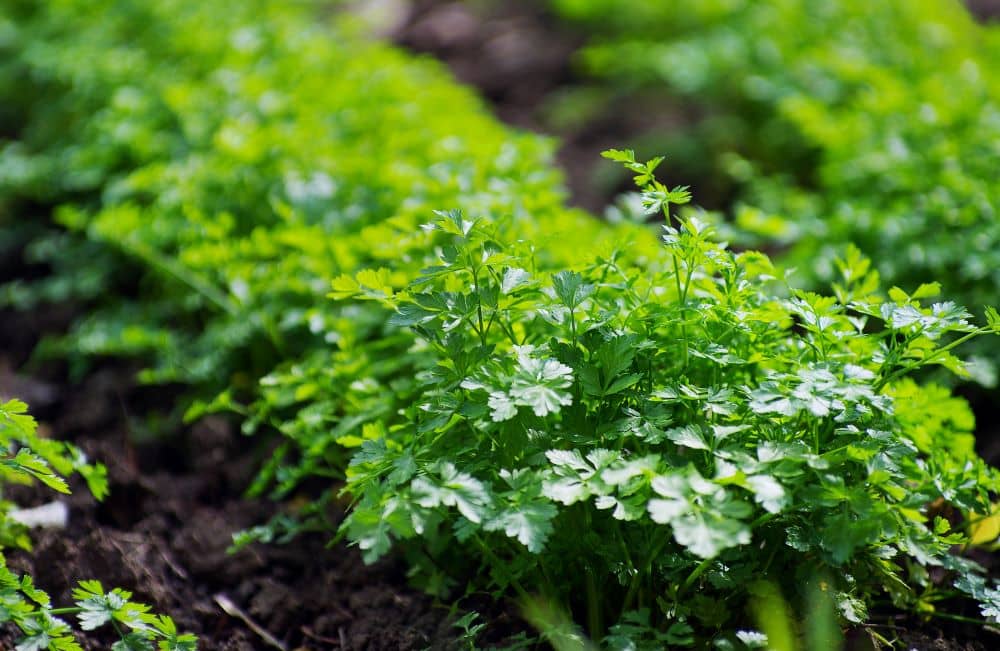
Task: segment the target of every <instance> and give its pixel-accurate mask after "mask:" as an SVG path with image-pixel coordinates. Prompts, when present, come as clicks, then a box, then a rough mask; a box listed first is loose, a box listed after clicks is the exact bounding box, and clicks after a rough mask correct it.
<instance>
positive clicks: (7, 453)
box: [0, 400, 197, 651]
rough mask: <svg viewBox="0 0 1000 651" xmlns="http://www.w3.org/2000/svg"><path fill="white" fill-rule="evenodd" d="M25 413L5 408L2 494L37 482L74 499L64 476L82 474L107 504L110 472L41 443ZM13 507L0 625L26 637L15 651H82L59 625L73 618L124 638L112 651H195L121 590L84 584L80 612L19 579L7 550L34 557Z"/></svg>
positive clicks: (2, 510)
mask: <svg viewBox="0 0 1000 651" xmlns="http://www.w3.org/2000/svg"><path fill="white" fill-rule="evenodd" d="M27 410H28V407H27V405H26V404H24V403H23V402H21V401H20V400H9V401H7V402H5V403H0V470H2V473H3V474H2V475H0V487H2V486H3V484H4V483H5V482H8V481H12V480H18V479H19V480H21V481H31V480H38V481H40V482H41V483H43V484H45V485H46V486H48V487H49V488H51V489H53V490H55V491H57V492H60V493H69V486H68V484H67V483H66V479H65V477H64V476H65V475H66V474H69V473H70V472H77V473H79V474H80V475H81V476H82V477H83V478H84V479H85V480H86V482H87V486H88V488H89V489H90V491H91V492H92V493H93V494H94V496H95V497H97V498H98V499H101V498H103V497H104V496H106V495H107V473H106V470H105V468H104V467H103V466H100V465H91V464H88V463H87V462H86V458H85V457H84V456H83V453H82V452H81V451H80V450H78V449H77V448H75V447H73V446H72V445H70V444H68V443H63V442H61V441H55V440H52V439H45V438H42V437H41V436H40V435H39V433H38V424H37V422H36V421H35V419H34V418H33V417H31V416H30V415H29V414H28V412H27ZM29 446H30V447H29ZM11 507H12V504H10V503H8V502H3V503H0V534H2V535H0V624H6V623H8V622H10V623H13V624H14V625H15V626H17V627H18V628H19V629H20V630H21V632H22V633H23V636H22V637H21V639H20V640H18V642H17V645H16V646H15V647H14V648H15V651H82V647H81V646H80V645H79V643H78V642H77V641H76V638H75V636H74V635H73V629H72V627H71V626H70V625H69V624H68V623H67V622H66V621H65V620H64V619H62V618H61V617H60V616H61V615H68V614H76V615H77V618H78V619H79V625H80V629H82V630H84V631H92V630H94V629H97V628H100V627H102V626H105V625H110V626H111V627H112V628H113V629H114V630H115V631H116V632H117V633H118V634H119V637H120V639H119V640H118V641H117V642H115V643H114V644H113V645H112V646H111V648H112V650H113V651H154V649H157V650H159V651H195V649H196V648H197V639H196V638H195V636H193V635H191V634H189V633H178V631H177V627H176V625H175V624H174V622H173V620H172V619H171V618H170V617H168V616H166V615H155V614H152V613H150V612H149V611H150V607H149V606H147V605H145V604H141V603H137V602H133V601H130V600H131V598H132V594H131V593H130V592H127V591H124V590H121V589H120V588H114V589H112V590H111V591H110V592H105V591H104V588H103V587H102V586H101V584H100V582H98V581H81V582H80V584H79V587H77V588H76V589H75V590H74V591H73V599H74V601H75V606H74V607H69V608H54V607H53V606H52V600H51V598H50V597H49V595H48V594H47V593H45V592H44V591H42V590H40V589H39V588H37V587H36V586H35V584H34V580H33V579H32V577H31V576H30V575H23V576H21V575H18V574H16V573H14V572H13V571H11V570H10V569H9V568H8V567H7V563H6V560H5V559H4V557H3V555H2V550H3V549H4V548H5V547H8V546H16V547H21V548H23V549H30V545H31V543H30V539H29V538H28V536H27V532H26V531H25V529H24V527H23V526H21V525H19V524H18V523H17V522H15V521H14V520H12V519H11V518H10V516H9V511H10V508H11Z"/></svg>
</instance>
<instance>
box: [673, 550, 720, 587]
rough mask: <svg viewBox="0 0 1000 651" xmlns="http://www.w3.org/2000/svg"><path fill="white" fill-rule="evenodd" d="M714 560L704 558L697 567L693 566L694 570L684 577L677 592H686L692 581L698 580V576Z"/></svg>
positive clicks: (692, 583)
mask: <svg viewBox="0 0 1000 651" xmlns="http://www.w3.org/2000/svg"><path fill="white" fill-rule="evenodd" d="M714 560H715V559H713V558H706V559H705V560H703V561H702V562H701V563H698V567H696V568H694V571H692V572H691V574H688V578H686V579H684V583H683V584H681V589H680V590H679V591H678V593H677V594H678V595H680V594H682V593H684V592H687V590H688V588H690V587H691V586H692V585H694V582H695V581H697V580H698V577H699V576H701V575H702V574H704V573H705V570H707V569H708V568H709V567H711V566H712V562H713V561H714Z"/></svg>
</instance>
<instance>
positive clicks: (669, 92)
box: [552, 0, 1000, 383]
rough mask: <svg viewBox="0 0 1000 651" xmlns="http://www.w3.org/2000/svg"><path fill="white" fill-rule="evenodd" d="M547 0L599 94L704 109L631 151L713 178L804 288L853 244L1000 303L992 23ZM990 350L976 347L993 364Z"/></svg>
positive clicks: (793, 6) (925, 7) (997, 32)
mask: <svg viewBox="0 0 1000 651" xmlns="http://www.w3.org/2000/svg"><path fill="white" fill-rule="evenodd" d="M552 4H553V6H554V8H555V9H556V11H557V12H558V13H559V14H560V15H562V16H563V17H564V18H565V19H567V20H570V21H572V22H575V23H576V24H578V25H579V26H581V27H582V28H583V29H584V30H585V31H586V33H587V35H588V37H589V39H590V44H589V45H588V46H587V47H586V48H585V51H584V53H583V55H582V57H581V58H582V64H583V66H584V67H585V68H586V69H587V70H588V71H589V72H590V73H591V74H592V75H593V77H592V78H593V80H594V83H596V84H597V85H599V86H600V87H602V88H604V89H605V93H606V94H607V95H609V96H611V97H614V96H615V95H616V94H617V95H620V94H622V93H629V92H631V91H633V90H634V89H636V88H639V89H643V90H644V91H645V92H646V93H647V94H649V93H653V94H654V96H655V97H657V99H658V102H657V106H658V107H659V108H658V110H667V109H666V108H663V107H670V106H676V105H677V104H678V103H680V104H681V105H683V106H692V107H693V109H694V110H692V111H687V113H695V114H697V115H700V116H703V117H702V118H700V119H698V120H696V121H695V122H694V123H693V124H691V125H690V126H689V127H687V128H685V129H682V130H674V131H673V132H672V133H668V134H660V133H649V134H645V135H643V136H640V137H639V143H638V144H643V143H645V146H646V147H648V146H649V143H650V142H655V143H657V144H656V147H657V150H659V151H667V152H668V153H669V154H670V155H671V157H672V160H674V161H675V163H677V162H678V161H679V165H680V167H681V169H684V170H685V171H687V172H688V173H690V174H696V175H697V176H698V177H699V180H700V181H702V183H700V184H699V185H702V184H704V185H706V186H712V187H714V186H717V185H718V184H719V183H720V182H722V179H726V178H728V183H726V184H724V188H723V190H722V193H723V194H727V193H728V194H729V195H730V196H734V197H735V198H736V201H735V204H734V205H733V207H732V211H731V212H732V216H733V217H734V218H735V221H736V224H737V229H736V234H738V236H739V237H740V240H741V242H743V243H744V244H750V245H759V244H761V243H764V242H775V241H780V242H784V243H786V244H790V243H794V245H793V246H792V247H791V249H790V251H788V252H787V253H786V254H785V255H783V256H782V263H783V264H784V265H786V266H789V267H791V266H794V267H797V268H798V269H799V270H800V272H801V273H802V275H803V278H804V279H805V281H806V282H807V283H812V284H814V286H816V287H819V286H822V285H825V284H828V283H829V282H830V281H832V280H833V279H835V278H836V274H837V270H836V268H835V264H834V260H835V258H836V257H838V256H841V255H842V254H843V250H844V248H845V246H846V245H847V244H848V243H852V244H854V245H856V246H858V247H860V248H861V249H862V251H864V252H865V254H866V255H868V256H869V257H871V258H872V260H873V261H874V263H875V265H876V267H877V269H878V270H879V271H880V272H881V273H882V275H883V277H884V278H885V279H886V281H887V284H888V285H900V286H908V287H912V286H915V285H918V284H920V283H928V282H934V281H940V282H942V283H943V286H944V289H945V293H946V294H947V295H948V296H950V297H952V298H953V299H955V300H957V301H959V302H961V303H964V304H966V305H969V306H976V307H977V308H978V307H979V306H982V305H984V304H985V305H991V304H994V305H995V304H997V303H998V302H1000V293H998V291H997V287H1000V282H998V280H1000V277H998V276H997V270H998V269H1000V258H998V257H997V256H998V253H997V252H998V251H1000V246H998V243H1000V231H998V227H997V223H998V221H997V207H998V206H1000V194H998V192H1000V190H998V186H997V183H996V170H997V169H998V168H1000V153H998V151H997V149H996V147H994V146H993V144H992V143H995V142H996V141H997V140H998V138H1000V120H998V118H997V116H998V115H1000V75H998V73H997V67H996V65H994V62H995V61H996V60H997V57H998V56H1000V27H998V26H996V25H992V24H985V25H984V24H977V23H976V21H975V20H974V19H973V18H972V17H971V16H970V15H969V12H968V10H967V9H966V8H965V6H964V3H962V2H960V1H958V0H946V1H941V0H886V1H885V2H878V3H876V4H874V5H873V4H872V3H869V2H864V1H863V0H834V1H830V2H823V3H821V5H822V6H819V7H817V6H816V3H815V2H810V1H808V0H776V1H774V2H746V1H738V2H733V1H731V0H705V1H702V2H697V3H685V2H680V1H679V0H669V1H659V0H650V1H638V2H632V1H631V0H553V1H552ZM588 92H590V91H588ZM609 101H610V100H609ZM636 101H639V100H636ZM671 124H672V122H671ZM665 139H666V142H664V140H665ZM703 194H704V190H703ZM993 350H995V349H991V348H987V347H985V346H982V347H981V348H979V349H977V352H978V353H979V354H981V355H985V356H987V357H988V358H991V359H992V361H993V362H994V364H995V362H996V361H997V358H996V354H995V353H994V352H993ZM991 376H995V371H993V372H991V373H980V374H979V377H978V378H977V379H979V380H980V381H984V382H987V383H992V382H993V381H995V377H993V378H991Z"/></svg>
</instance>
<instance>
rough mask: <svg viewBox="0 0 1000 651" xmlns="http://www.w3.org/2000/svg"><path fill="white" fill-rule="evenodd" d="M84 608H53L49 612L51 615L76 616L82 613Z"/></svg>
mask: <svg viewBox="0 0 1000 651" xmlns="http://www.w3.org/2000/svg"><path fill="white" fill-rule="evenodd" d="M82 611H83V608H75V607H74V608H51V609H49V610H48V611H47V612H48V614H50V615H75V614H77V613H79V612H82Z"/></svg>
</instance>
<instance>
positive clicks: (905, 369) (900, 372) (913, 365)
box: [875, 328, 991, 391]
mask: <svg viewBox="0 0 1000 651" xmlns="http://www.w3.org/2000/svg"><path fill="white" fill-rule="evenodd" d="M988 332H991V330H990V329H989V328H977V329H976V330H973V331H972V332H970V333H968V334H967V335H965V336H964V337H959V338H958V339H956V340H955V341H953V342H951V343H950V344H948V345H947V346H942V347H941V348H938V349H937V350H935V351H934V352H932V353H931V354H930V355H928V356H927V357H924V358H923V359H918V360H915V361H912V362H910V363H909V364H905V365H903V366H901V367H899V368H898V369H896V370H895V371H893V372H892V373H890V374H889V375H887V376H885V377H884V378H882V379H880V380H879V381H878V382H877V383H876V384H875V391H880V390H881V389H882V387H884V386H885V385H887V384H889V382H891V381H893V380H895V379H896V378H898V377H902V376H904V375H906V374H907V373H909V372H910V371H912V370H914V369H917V368H920V367H921V366H926V365H927V364H930V363H931V360H933V359H934V358H936V357H939V356H941V355H943V354H945V353H947V352H948V351H950V350H952V349H953V348H956V347H958V346H961V345H962V344H964V343H965V342H967V341H969V340H970V339H975V338H976V337H978V336H980V335H983V334H986V333H988Z"/></svg>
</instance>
